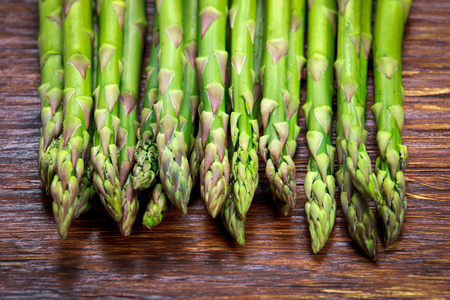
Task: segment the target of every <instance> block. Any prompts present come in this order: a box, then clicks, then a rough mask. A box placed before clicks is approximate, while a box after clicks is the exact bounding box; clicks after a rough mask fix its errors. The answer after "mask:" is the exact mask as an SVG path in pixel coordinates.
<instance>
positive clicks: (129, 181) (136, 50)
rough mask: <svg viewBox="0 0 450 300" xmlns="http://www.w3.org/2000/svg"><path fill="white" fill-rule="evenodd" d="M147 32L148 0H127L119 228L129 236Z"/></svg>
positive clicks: (119, 140) (119, 143)
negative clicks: (132, 170)
mask: <svg viewBox="0 0 450 300" xmlns="http://www.w3.org/2000/svg"><path fill="white" fill-rule="evenodd" d="M146 29H147V21H146V19H145V1H144V0H134V1H126V2H125V19H124V25H123V46H122V48H123V53H122V65H123V68H122V76H121V80H120V96H119V100H120V102H119V118H120V127H119V131H118V133H117V135H118V137H117V150H118V151H119V157H118V165H119V182H120V187H121V197H122V219H121V220H120V223H119V228H120V231H121V233H122V234H123V235H125V236H127V235H129V234H130V232H131V228H132V227H133V224H134V222H135V220H136V216H137V213H138V211H139V201H138V198H137V196H138V195H137V191H136V192H135V190H134V186H133V178H132V177H133V176H132V174H131V169H132V168H133V165H134V149H135V145H136V129H137V127H138V126H139V122H138V118H137V103H138V98H139V80H140V78H141V64H142V52H143V48H144V47H143V46H144V37H145V32H146Z"/></svg>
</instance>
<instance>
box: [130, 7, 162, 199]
mask: <svg viewBox="0 0 450 300" xmlns="http://www.w3.org/2000/svg"><path fill="white" fill-rule="evenodd" d="M153 16H154V18H153V35H152V48H151V54H150V61H149V64H148V66H147V68H146V69H145V73H146V75H147V76H146V83H145V93H144V105H143V108H142V111H141V125H140V128H139V129H138V133H137V136H138V139H139V140H138V142H137V144H136V150H135V153H134V159H135V161H136V163H135V165H134V168H133V175H134V178H133V185H134V188H135V189H136V190H139V191H142V190H146V189H148V188H151V187H152V186H153V185H154V184H155V180H156V178H157V176H158V175H159V164H158V151H157V146H156V142H155V138H156V134H157V133H158V128H157V124H156V114H155V111H154V110H153V105H155V104H156V102H157V101H158V86H159V85H158V73H159V61H158V57H159V50H160V43H159V36H160V34H159V13H158V10H157V9H156V4H155V9H154V14H153Z"/></svg>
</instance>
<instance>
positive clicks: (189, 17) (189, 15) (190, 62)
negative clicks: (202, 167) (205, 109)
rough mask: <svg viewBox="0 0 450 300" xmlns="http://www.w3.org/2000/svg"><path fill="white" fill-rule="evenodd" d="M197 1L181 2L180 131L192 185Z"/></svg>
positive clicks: (196, 167) (195, 160)
mask: <svg viewBox="0 0 450 300" xmlns="http://www.w3.org/2000/svg"><path fill="white" fill-rule="evenodd" d="M198 27H199V20H198V0H183V28H184V37H183V43H184V53H185V55H186V58H187V64H186V66H185V67H184V74H183V84H182V86H183V93H184V100H183V105H182V107H181V112H180V115H181V122H182V123H183V124H184V125H183V126H182V131H183V132H184V135H185V137H186V150H187V153H188V155H189V157H190V170H191V173H192V176H191V177H192V183H193V185H195V183H196V180H197V177H198V170H199V163H200V161H199V160H198V155H197V154H198V153H196V151H193V150H194V148H195V147H194V145H195V143H196V141H195V138H194V131H195V129H196V128H195V127H196V126H195V124H196V119H197V112H198V106H199V102H200V99H199V95H198V76H197V69H196V67H195V59H196V58H197V54H198Z"/></svg>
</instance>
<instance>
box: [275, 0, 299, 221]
mask: <svg viewBox="0 0 450 300" xmlns="http://www.w3.org/2000/svg"><path fill="white" fill-rule="evenodd" d="M290 6H291V10H290V12H291V18H290V20H291V23H290V32H289V50H288V58H287V84H286V86H287V90H288V92H289V95H290V97H286V98H285V109H286V114H287V115H286V119H287V120H288V122H289V137H288V140H287V142H286V152H287V154H288V155H289V156H290V157H293V156H294V155H295V151H296V149H297V137H298V135H299V134H300V127H299V126H298V124H297V123H298V109H299V107H300V80H301V75H302V70H303V66H304V65H305V63H306V59H305V58H304V56H303V39H304V35H305V27H304V23H305V6H306V1H305V0H291V1H290ZM275 203H276V205H277V206H278V207H279V209H280V210H281V211H282V212H283V213H284V214H285V215H287V214H288V213H289V210H290V207H291V206H290V205H289V204H286V203H284V202H282V201H279V200H278V201H276V202H275ZM294 205H295V199H294Z"/></svg>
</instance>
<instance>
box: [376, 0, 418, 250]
mask: <svg viewBox="0 0 450 300" xmlns="http://www.w3.org/2000/svg"><path fill="white" fill-rule="evenodd" d="M411 4H412V1H411V0H403V1H399V0H380V1H378V3H377V11H376V18H375V26H374V43H373V62H374V68H373V69H374V79H375V104H374V105H373V106H372V113H373V114H374V116H375V120H376V122H377V126H378V134H377V143H378V149H379V151H380V156H379V157H378V158H377V161H376V167H375V169H376V173H377V180H378V184H379V185H380V188H381V190H382V198H381V199H379V200H377V210H378V215H379V217H380V218H381V219H382V220H383V227H384V242H385V244H386V245H390V244H391V243H392V242H394V241H395V240H396V239H397V237H398V235H399V233H400V229H401V227H402V224H403V220H404V217H405V211H406V207H407V200H406V184H405V177H404V175H403V170H404V169H405V168H406V166H407V164H408V152H407V149H406V146H405V145H403V144H402V130H403V123H404V118H405V112H404V110H403V99H404V97H405V91H404V89H403V86H402V65H401V60H402V57H401V55H402V39H403V30H404V26H405V22H406V19H407V17H408V13H409V10H410V8H411Z"/></svg>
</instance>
